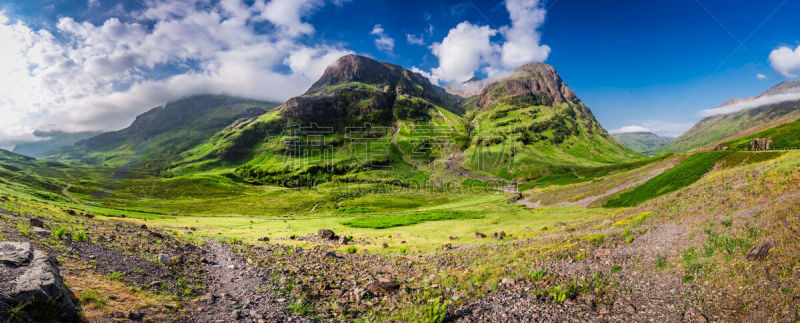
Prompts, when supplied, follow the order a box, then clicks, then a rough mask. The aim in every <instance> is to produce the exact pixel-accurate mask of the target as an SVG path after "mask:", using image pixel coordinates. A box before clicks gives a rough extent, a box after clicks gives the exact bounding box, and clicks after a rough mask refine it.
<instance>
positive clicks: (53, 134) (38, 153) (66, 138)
mask: <svg viewBox="0 0 800 323" xmlns="http://www.w3.org/2000/svg"><path fill="white" fill-rule="evenodd" d="M101 133H102V132H95V131H83V132H64V131H39V130H36V131H34V132H33V135H34V136H36V137H38V138H42V140H41V141H36V142H30V143H24V144H18V145H16V146H15V147H14V150H13V151H14V153H17V154H22V155H25V156H30V157H37V158H39V157H44V156H45V155H47V154H48V153H50V152H53V151H56V150H59V149H61V148H64V147H69V146H72V145H74V144H75V143H76V142H78V141H81V140H83V139H87V138H91V137H94V136H96V135H99V134H101Z"/></svg>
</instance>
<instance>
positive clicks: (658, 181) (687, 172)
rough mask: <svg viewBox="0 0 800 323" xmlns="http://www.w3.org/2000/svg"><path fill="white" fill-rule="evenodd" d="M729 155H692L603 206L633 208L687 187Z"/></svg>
mask: <svg viewBox="0 0 800 323" xmlns="http://www.w3.org/2000/svg"><path fill="white" fill-rule="evenodd" d="M730 153H731V152H729V151H712V152H703V153H696V154H693V155H691V156H689V158H687V159H686V160H684V161H683V162H681V163H680V164H678V165H677V166H675V167H673V168H672V169H670V170H668V171H666V172H664V173H662V174H660V175H658V176H656V177H654V178H652V179H651V180H649V181H647V182H646V183H644V184H642V185H639V186H637V187H636V188H634V189H633V190H631V191H628V192H625V193H622V194H620V195H619V196H618V197H616V198H614V199H611V200H609V201H608V202H606V203H605V204H604V205H603V206H606V207H628V206H635V205H637V204H639V203H642V202H644V201H647V200H649V199H653V198H656V197H659V196H661V195H664V194H667V193H670V192H674V191H677V190H679V189H681V188H684V187H686V186H689V185H691V184H692V183H694V182H696V181H697V180H698V179H700V177H702V176H703V175H704V174H705V173H707V172H708V171H709V170H711V168H712V167H714V164H716V163H717V161H718V160H719V159H720V158H723V157H725V156H727V155H729V154H730Z"/></svg>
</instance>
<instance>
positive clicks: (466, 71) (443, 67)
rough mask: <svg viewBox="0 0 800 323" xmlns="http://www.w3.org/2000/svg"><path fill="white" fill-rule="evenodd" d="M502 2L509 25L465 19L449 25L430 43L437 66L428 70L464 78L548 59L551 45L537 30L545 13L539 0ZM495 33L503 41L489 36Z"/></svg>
mask: <svg viewBox="0 0 800 323" xmlns="http://www.w3.org/2000/svg"><path fill="white" fill-rule="evenodd" d="M505 5H506V10H507V11H508V13H509V18H510V20H511V25H510V26H503V27H500V28H499V29H493V28H491V27H489V26H479V25H474V24H471V23H469V22H466V21H465V22H462V23H460V24H458V25H457V26H456V27H455V28H453V29H451V30H450V31H449V32H448V34H447V36H446V37H445V38H444V39H443V40H442V41H441V42H436V43H434V44H433V45H431V50H432V52H433V54H434V55H436V57H437V58H438V59H439V66H438V67H436V68H434V69H432V70H431V74H432V75H434V78H436V79H437V80H441V81H444V82H463V81H465V80H467V79H469V78H470V77H472V76H474V75H475V72H478V71H483V72H484V73H486V74H487V75H488V76H489V78H497V77H500V76H503V75H506V74H508V72H509V71H511V70H512V69H513V68H515V67H517V66H519V65H522V64H526V63H531V62H541V61H544V60H546V59H547V57H548V55H549V54H550V47H548V46H547V45H543V44H541V35H540V34H539V32H538V31H537V29H538V28H539V27H541V26H542V24H544V21H545V14H546V10H545V9H544V8H542V3H541V1H540V0H507V1H506V2H505ZM497 34H500V35H502V36H503V37H502V38H503V40H502V41H497V42H494V41H492V40H491V39H492V37H494V36H495V35H497Z"/></svg>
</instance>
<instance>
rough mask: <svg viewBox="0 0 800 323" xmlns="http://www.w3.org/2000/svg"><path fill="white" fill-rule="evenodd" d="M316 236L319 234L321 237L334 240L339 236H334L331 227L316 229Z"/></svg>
mask: <svg viewBox="0 0 800 323" xmlns="http://www.w3.org/2000/svg"><path fill="white" fill-rule="evenodd" d="M317 236H319V237H320V238H322V239H328V240H336V239H337V238H339V237H337V236H336V233H334V232H333V230H331V229H319V231H317Z"/></svg>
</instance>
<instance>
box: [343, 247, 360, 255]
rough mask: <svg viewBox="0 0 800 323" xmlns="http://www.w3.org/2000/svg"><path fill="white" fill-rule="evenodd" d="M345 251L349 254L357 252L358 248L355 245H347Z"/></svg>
mask: <svg viewBox="0 0 800 323" xmlns="http://www.w3.org/2000/svg"><path fill="white" fill-rule="evenodd" d="M345 251H347V253H349V254H354V253H356V252H358V248H356V247H355V246H349V247H347V249H345Z"/></svg>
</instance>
